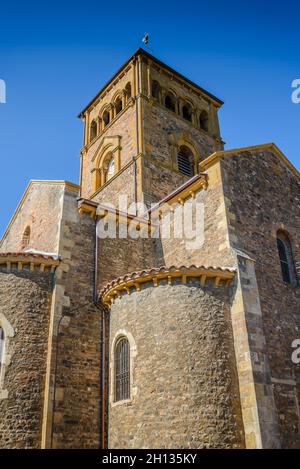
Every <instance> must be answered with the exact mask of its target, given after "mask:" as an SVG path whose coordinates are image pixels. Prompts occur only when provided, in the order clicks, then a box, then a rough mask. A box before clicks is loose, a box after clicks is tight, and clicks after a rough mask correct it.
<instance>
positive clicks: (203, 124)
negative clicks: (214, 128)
mask: <svg viewBox="0 0 300 469" xmlns="http://www.w3.org/2000/svg"><path fill="white" fill-rule="evenodd" d="M199 121H200V122H199V124H200V129H202V130H205V132H208V114H207V112H206V111H202V112H201V114H200V118H199Z"/></svg>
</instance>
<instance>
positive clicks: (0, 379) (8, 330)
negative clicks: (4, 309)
mask: <svg viewBox="0 0 300 469" xmlns="http://www.w3.org/2000/svg"><path fill="white" fill-rule="evenodd" d="M0 326H1V327H2V329H3V331H4V349H3V355H2V364H1V371H0V400H1V399H7V397H8V390H7V389H5V388H4V384H5V373H6V369H7V367H8V366H9V365H10V363H11V353H10V339H11V338H12V337H14V335H15V332H14V329H13V327H12V325H11V324H10V322H9V321H8V320H7V318H6V317H5V316H4V314H3V313H0Z"/></svg>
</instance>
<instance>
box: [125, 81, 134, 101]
mask: <svg viewBox="0 0 300 469" xmlns="http://www.w3.org/2000/svg"><path fill="white" fill-rule="evenodd" d="M125 93H126V102H128V101H129V99H130V98H131V94H132V93H131V83H127V85H126V86H125Z"/></svg>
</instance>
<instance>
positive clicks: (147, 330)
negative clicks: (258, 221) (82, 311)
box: [109, 280, 244, 448]
mask: <svg viewBox="0 0 300 469" xmlns="http://www.w3.org/2000/svg"><path fill="white" fill-rule="evenodd" d="M118 334H121V335H122V334H128V335H129V336H130V337H131V346H132V343H133V342H134V347H133V349H134V350H135V352H134V356H133V377H132V382H131V397H132V399H131V401H130V402H124V403H122V402H120V403H114V402H113V398H112V395H113V392H112V388H111V386H112V379H111V381H110V399H111V401H110V407H109V447H110V448H204V447H206V448H212V447H216V448H237V447H244V437H243V426H242V423H241V412H240V405H239V392H238V387H237V377H236V370H235V360H234V354H233V343H232V332H231V322H230V316H229V309H228V295H227V290H226V288H225V287H220V288H219V289H215V288H214V287H213V286H212V285H211V284H210V283H208V284H207V286H206V287H205V288H204V289H202V288H200V286H199V280H191V281H190V283H188V284H187V285H182V284H179V283H177V281H175V283H174V284H173V285H172V286H171V285H166V284H165V282H164V281H163V280H161V281H160V282H159V285H158V286H157V287H156V288H154V287H153V285H152V286H151V285H150V284H145V285H144V286H142V289H141V291H140V292H132V293H131V294H130V295H127V294H126V293H125V294H123V296H122V297H121V298H120V299H116V300H115V302H114V304H113V305H112V307H111V315H110V344H111V345H110V346H112V343H113V340H114V339H115V338H116V336H117V335H118ZM110 352H111V356H110V362H111V366H112V364H113V360H112V357H113V355H112V350H111V351H110Z"/></svg>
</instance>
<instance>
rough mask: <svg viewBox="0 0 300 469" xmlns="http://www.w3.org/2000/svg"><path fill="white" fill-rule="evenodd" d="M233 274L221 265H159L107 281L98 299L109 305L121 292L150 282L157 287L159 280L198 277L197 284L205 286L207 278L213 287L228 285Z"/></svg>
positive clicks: (186, 280) (185, 280) (134, 289)
mask: <svg viewBox="0 0 300 469" xmlns="http://www.w3.org/2000/svg"><path fill="white" fill-rule="evenodd" d="M234 276H235V269H230V268H222V267H212V266H210V267H205V266H195V265H191V266H190V267H186V266H181V267H175V266H171V267H160V268H153V269H149V270H143V271H139V272H132V273H131V274H128V275H125V276H123V277H119V278H117V279H116V280H113V281H111V282H109V283H108V284H107V285H106V286H105V287H104V288H103V289H102V290H101V291H100V294H99V300H100V301H101V302H102V303H103V304H104V305H106V306H111V304H112V303H113V302H114V300H115V299H116V298H121V297H122V295H123V293H126V294H128V295H130V293H132V292H135V291H136V292H139V291H141V285H143V284H146V283H151V284H152V286H153V287H157V286H158V285H159V282H160V281H161V280H167V281H168V285H172V282H173V281H174V280H175V279H180V280H181V282H182V284H187V283H188V280H189V279H190V278H194V279H195V278H196V279H199V286H200V287H202V288H203V287H205V285H206V282H207V280H208V279H211V280H213V282H214V286H215V288H218V287H219V286H221V285H225V286H226V287H228V286H229V285H230V283H231V282H232V279H233V278H234Z"/></svg>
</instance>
